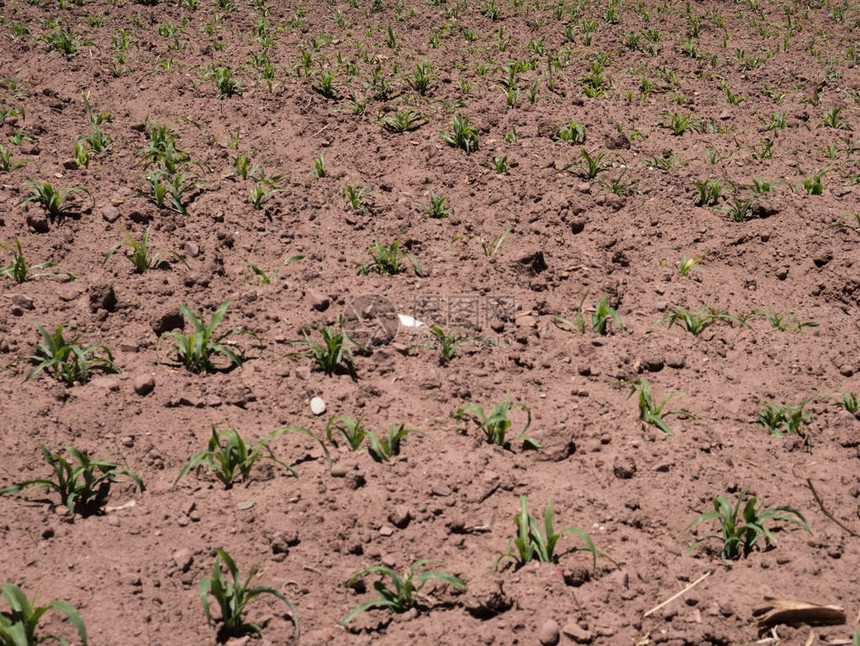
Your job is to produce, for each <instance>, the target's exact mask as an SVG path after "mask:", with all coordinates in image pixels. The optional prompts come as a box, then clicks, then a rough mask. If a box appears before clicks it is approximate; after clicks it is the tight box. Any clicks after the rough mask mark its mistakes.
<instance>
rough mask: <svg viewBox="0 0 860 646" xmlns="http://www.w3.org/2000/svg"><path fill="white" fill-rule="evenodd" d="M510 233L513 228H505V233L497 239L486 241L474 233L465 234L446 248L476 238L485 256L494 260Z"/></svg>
mask: <svg viewBox="0 0 860 646" xmlns="http://www.w3.org/2000/svg"><path fill="white" fill-rule="evenodd" d="M510 232H511V227H510V226H507V227H505V230H504V231H502V232H501V233H500V234H499V235H498V236H497V237H495V238H493V239H491V240H484V238H482V237H481V236H479V235H475V234H472V233H464V234H463V235H459V236H457V237H456V238H454V239H453V240H452V241H451V243H450V244H449V245H448V246H447V247H445V248H446V249H448V248H449V247H450V246H451V245H452V244H454V243H455V242H457V240H463V239H466V240H471V239H472V238H474V239H475V240H477V241H478V242H479V243H480V244H481V249H482V250H483V252H484V256H486V257H487V258H492V257H493V256H495V255H496V254H497V253H498V252H499V248H500V247H501V246H502V242H504V241H505V238H507V237H508V234H509V233H510Z"/></svg>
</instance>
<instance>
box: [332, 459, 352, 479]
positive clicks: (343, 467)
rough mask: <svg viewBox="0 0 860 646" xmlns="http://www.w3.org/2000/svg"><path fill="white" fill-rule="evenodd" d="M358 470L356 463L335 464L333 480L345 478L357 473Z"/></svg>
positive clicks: (333, 466)
mask: <svg viewBox="0 0 860 646" xmlns="http://www.w3.org/2000/svg"><path fill="white" fill-rule="evenodd" d="M356 468H357V465H356V464H355V462H335V463H334V464H333V465H332V467H331V475H332V477H333V478H345V477H346V475H347V474H348V473H349V472H350V471H355V469H356Z"/></svg>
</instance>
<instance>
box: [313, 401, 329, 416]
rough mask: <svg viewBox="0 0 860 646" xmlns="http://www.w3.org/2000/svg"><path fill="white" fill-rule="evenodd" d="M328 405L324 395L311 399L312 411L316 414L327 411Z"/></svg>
mask: <svg viewBox="0 0 860 646" xmlns="http://www.w3.org/2000/svg"><path fill="white" fill-rule="evenodd" d="M325 409H326V406H325V402H324V401H323V398H322V397H314V398H313V399H312V400H311V412H312V413H313V414H314V415H322V414H323V413H324V412H325Z"/></svg>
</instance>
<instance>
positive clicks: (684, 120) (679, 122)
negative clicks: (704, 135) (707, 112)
mask: <svg viewBox="0 0 860 646" xmlns="http://www.w3.org/2000/svg"><path fill="white" fill-rule="evenodd" d="M660 116H661V117H663V121H658V122H657V125H659V126H660V127H661V128H667V129H668V130H669V131H670V132H671V133H672V134H673V135H675V136H676V137H680V136H681V135H683V134H684V133H685V132H688V131H692V132H704V130H705V123H704V121H702V120H701V119H699V118H698V117H695V116H693V115H689V114H688V115H683V116H682V115H680V114H669V113H667V112H663V113H661V114H660Z"/></svg>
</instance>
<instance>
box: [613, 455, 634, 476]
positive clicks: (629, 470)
mask: <svg viewBox="0 0 860 646" xmlns="http://www.w3.org/2000/svg"><path fill="white" fill-rule="evenodd" d="M612 473H614V474H615V477H616V478H619V479H620V480H629V479H630V478H632V477H633V476H634V474H635V473H636V462H635V461H634V460H633V458H630V457H627V458H624V457H622V458H618V459H616V460H615V464H614V465H613V467H612Z"/></svg>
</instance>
